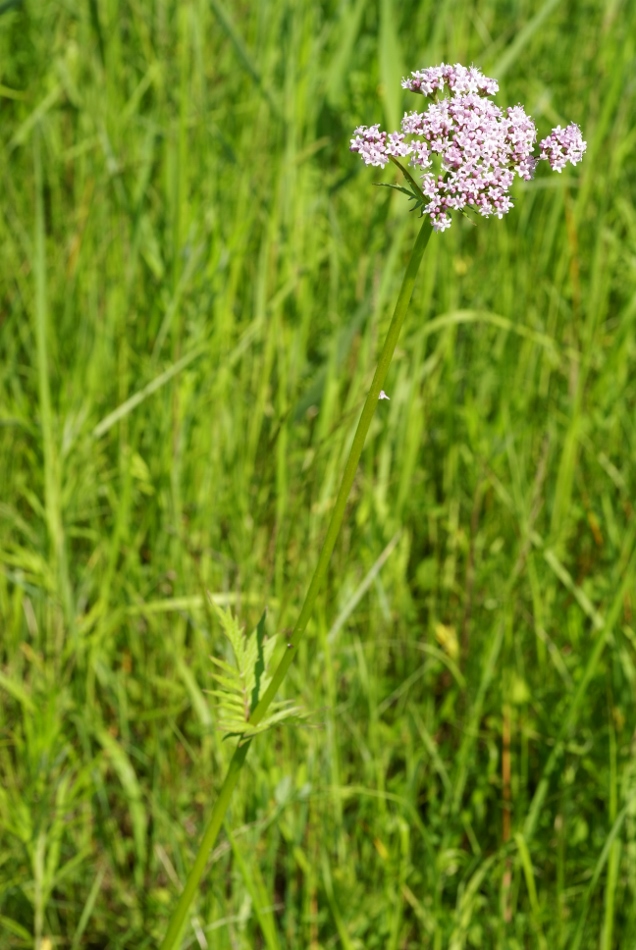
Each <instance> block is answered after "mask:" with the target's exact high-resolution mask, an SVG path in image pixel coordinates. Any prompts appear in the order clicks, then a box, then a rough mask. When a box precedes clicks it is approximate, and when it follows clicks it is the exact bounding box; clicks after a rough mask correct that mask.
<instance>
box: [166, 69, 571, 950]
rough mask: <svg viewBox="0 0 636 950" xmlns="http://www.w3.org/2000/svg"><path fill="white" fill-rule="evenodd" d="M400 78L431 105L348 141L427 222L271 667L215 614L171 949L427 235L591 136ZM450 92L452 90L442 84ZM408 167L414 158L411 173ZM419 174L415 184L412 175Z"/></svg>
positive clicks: (337, 513) (322, 556)
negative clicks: (197, 819)
mask: <svg viewBox="0 0 636 950" xmlns="http://www.w3.org/2000/svg"><path fill="white" fill-rule="evenodd" d="M402 86H403V87H404V88H405V89H408V90H410V91H411V92H413V93H416V94H417V95H420V96H423V97H424V98H425V99H428V100H429V104H428V106H427V108H426V110H425V111H423V112H417V111H413V112H407V113H406V114H405V115H404V118H403V120H402V126H401V130H400V131H396V132H385V131H382V130H381V129H380V126H379V125H371V126H366V125H361V126H359V127H358V128H357V129H355V130H354V134H353V138H352V140H351V151H353V152H357V153H358V154H359V155H360V157H361V158H362V160H363V161H364V162H365V164H367V165H372V166H377V167H381V168H383V167H385V166H386V165H387V164H388V163H389V162H392V163H393V164H394V165H396V166H397V167H398V168H399V169H400V171H401V172H402V174H403V176H404V180H405V182H406V184H405V185H403V184H400V185H390V186H389V187H396V188H398V190H400V191H402V192H405V193H406V194H407V195H408V197H409V198H410V199H411V200H412V201H413V202H414V207H416V208H418V209H419V211H420V214H421V216H422V217H423V218H424V221H423V223H422V226H421V228H420V231H419V233H418V235H417V238H416V239H415V244H414V246H413V250H412V251H411V256H410V258H409V261H408V263H407V266H406V272H405V275H404V279H403V281H402V286H401V289H400V293H399V296H398V299H397V303H396V305H395V310H394V313H393V318H392V320H391V324H390V326H389V330H388V333H387V336H386V340H385V342H384V346H383V348H382V352H381V353H380V357H379V360H378V364H377V367H376V370H375V374H374V377H373V381H372V383H371V386H370V388H369V392H368V394H367V397H366V400H365V403H364V406H363V409H362V412H361V415H360V419H359V421H358V425H357V428H356V431H355V434H354V437H353V442H352V444H351V449H350V451H349V456H348V458H347V462H346V465H345V468H344V472H343V476H342V482H341V485H340V489H339V491H338V495H337V497H336V501H335V504H334V507H333V510H332V514H331V519H330V521H329V525H328V527H327V532H326V535H325V540H324V542H323V545H322V548H321V550H320V553H319V555H318V561H317V564H316V569H315V571H314V574H313V576H312V579H311V582H310V585H309V589H308V591H307V594H306V596H305V600H304V602H303V605H302V608H301V610H300V613H299V616H298V620H297V621H296V625H295V627H294V629H293V632H292V634H291V636H290V637H289V639H288V643H287V648H286V649H285V651H284V653H283V655H282V658H281V660H280V662H279V663H278V666H277V667H276V669H275V671H274V672H273V674H272V675H271V677H270V676H269V674H268V673H267V663H268V657H269V653H270V650H271V649H272V648H271V647H270V646H269V645H267V646H266V645H265V641H264V634H263V627H262V626H261V625H259V628H258V629H257V632H256V635H255V639H254V640H253V641H252V643H251V645H250V643H249V642H248V643H247V644H246V643H244V642H243V640H242V633H241V632H240V630H239V629H238V626H237V624H236V621H235V620H234V619H233V618H232V617H231V616H230V615H227V614H224V613H221V614H220V619H221V624H222V626H223V629H224V631H225V633H226V635H227V636H228V638H229V639H230V641H231V643H232V646H233V649H234V654H235V657H236V660H237V664H238V666H237V668H236V669H235V668H233V667H230V666H229V665H228V664H226V663H224V662H222V661H221V662H220V661H218V660H217V661H216V662H215V665H216V667H217V671H216V682H217V689H216V690H215V696H216V698H217V699H218V700H219V702H220V711H221V716H220V719H221V720H222V722H221V723H220V725H221V727H223V724H224V725H225V727H226V729H227V731H228V732H230V733H233V734H237V735H238V737H239V738H238V742H237V744H236V748H235V750H234V753H233V756H232V759H231V761H230V765H229V768H228V772H227V775H226V776H225V779H224V781H223V784H222V785H221V788H220V790H219V794H218V798H217V800H216V802H215V804H214V807H213V809H212V814H211V817H210V820H209V823H208V825H207V827H206V830H205V833H204V836H203V840H202V842H201V845H200V848H199V851H198V853H197V856H196V858H195V861H194V864H193V866H192V868H191V870H190V873H189V875H188V879H187V881H186V885H185V887H184V889H183V892H182V894H181V897H180V899H179V902H178V904H177V907H176V909H175V912H174V914H173V917H172V920H171V921H170V925H169V927H168V930H167V932H166V936H165V938H164V941H163V944H162V950H173V948H174V947H175V946H176V945H177V943H178V941H179V937H180V934H181V932H182V928H183V926H184V923H185V920H186V917H187V913H188V909H189V907H190V905H191V903H192V901H193V899H194V897H195V894H196V890H197V887H198V885H199V881H200V879H201V876H202V874H203V872H204V870H205V865H206V861H207V858H208V855H209V853H210V851H211V850H212V848H213V846H214V843H215V841H216V838H217V835H218V833H219V831H220V829H221V826H222V824H223V821H224V818H225V814H226V812H227V808H228V806H229V803H230V799H231V797H232V792H233V790H234V788H235V787H236V784H237V782H238V779H239V777H240V774H241V770H242V768H243V765H244V763H245V759H246V756H247V752H248V749H249V747H250V745H251V743H252V741H253V740H254V736H255V735H256V734H257V733H258V732H260V731H261V730H262V729H263V728H268V727H269V726H271V725H274V724H275V723H277V722H278V721H280V720H282V719H284V718H285V717H286V716H288V715H289V714H290V713H291V712H292V710H291V709H290V708H289V707H287V706H285V705H282V706H279V707H276V705H273V704H275V703H276V695H277V693H278V690H279V688H280V686H281V684H282V682H283V680H284V678H285V675H286V673H287V670H288V669H289V667H290V665H291V663H292V661H293V657H294V654H295V652H296V648H297V646H298V644H299V642H300V639H301V637H302V636H303V633H304V631H305V629H306V627H307V623H308V621H309V618H310V617H311V614H312V611H313V607H314V604H315V601H316V598H317V596H318V593H319V591H320V588H321V586H322V583H323V581H324V578H325V575H326V573H327V568H328V565H329V560H330V558H331V554H332V552H333V549H334V546H335V543H336V540H337V538H338V534H339V532H340V527H341V525H342V521H343V518H344V514H345V508H346V504H347V500H348V498H349V493H350V491H351V486H352V485H353V480H354V478H355V474H356V470H357V467H358V462H359V460H360V456H361V454H362V449H363V447H364V442H365V439H366V436H367V433H368V431H369V426H370V424H371V420H372V419H373V415H374V413H375V410H376V407H377V405H378V402H379V401H380V400H382V399H386V398H388V397H387V396H386V394H385V393H384V391H383V388H382V387H383V385H384V382H385V379H386V375H387V373H388V370H389V366H390V363H391V359H392V357H393V353H394V350H395V347H396V344H397V341H398V338H399V335H400V330H401V328H402V324H403V323H404V319H405V317H406V313H407V310H408V306H409V303H410V300H411V295H412V292H413V286H414V284H415V278H416V275H417V272H418V269H419V266H420V263H421V260H422V257H423V254H424V251H425V249H426V246H427V244H428V241H429V239H430V237H431V234H432V233H433V232H434V231H437V232H440V231H445V230H446V229H447V228H449V227H450V226H451V223H452V217H451V216H452V213H453V212H455V213H460V214H462V215H471V214H476V215H480V216H482V217H490V216H493V215H495V216H497V217H498V218H501V217H502V216H503V215H504V214H507V213H508V212H509V211H510V209H511V208H512V207H513V202H512V198H511V196H510V189H511V187H512V185H513V182H514V180H515V178H517V177H519V178H522V179H525V180H529V179H531V178H533V176H534V174H535V171H536V168H537V166H538V164H539V162H541V161H543V160H546V161H547V162H548V163H549V165H550V166H551V168H552V169H553V170H555V171H557V172H561V171H562V170H563V169H564V167H565V165H566V164H567V163H568V162H569V163H570V164H572V165H576V164H577V163H578V162H580V161H581V159H582V157H583V154H584V152H585V148H586V144H585V142H584V141H583V138H582V136H581V132H580V130H579V128H578V126H577V125H575V124H573V123H572V124H570V125H568V126H567V127H566V128H565V129H563V128H561V126H557V127H556V128H555V129H553V130H552V132H551V133H550V134H549V135H548V136H547V137H546V138H544V139H543V140H542V141H541V142H540V143H539V149H538V152H537V151H536V142H537V130H536V126H535V124H534V122H533V121H532V119H531V118H530V117H529V116H528V115H527V114H526V112H525V109H524V108H523V106H521V105H514V106H510V107H508V108H506V109H501V108H499V106H497V105H496V104H495V103H494V102H493V101H492V98H491V97H492V96H493V95H495V94H496V93H497V91H498V89H499V86H498V84H497V81H496V80H495V79H490V78H489V77H487V76H484V75H483V73H482V72H481V71H480V70H479V69H477V68H476V67H474V66H471V67H469V68H467V67H465V66H461V65H459V64H456V65H446V64H445V63H442V64H441V65H440V66H434V67H429V68H427V69H423V70H420V71H417V72H413V73H411V76H410V77H409V78H408V79H405V80H403V82H402ZM446 92H448V93H449V95H445V93H446ZM406 160H408V162H406ZM409 169H413V173H412V172H411V171H410V170H409ZM418 176H419V178H420V182H421V184H420V183H418V181H417V180H416V178H417V177H418ZM259 630H260V633H259ZM272 642H273V641H272Z"/></svg>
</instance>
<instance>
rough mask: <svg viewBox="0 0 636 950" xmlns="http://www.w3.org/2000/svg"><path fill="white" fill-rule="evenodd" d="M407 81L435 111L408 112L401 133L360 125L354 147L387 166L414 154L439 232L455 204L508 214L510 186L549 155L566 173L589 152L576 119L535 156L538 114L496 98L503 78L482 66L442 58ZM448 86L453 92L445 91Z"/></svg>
mask: <svg viewBox="0 0 636 950" xmlns="http://www.w3.org/2000/svg"><path fill="white" fill-rule="evenodd" d="M402 85H403V87H404V88H405V89H410V90H411V91H412V92H417V93H420V94H421V95H424V96H427V97H430V98H432V99H433V101H432V102H431V103H430V105H429V106H428V108H427V110H426V111H425V112H407V113H406V114H405V115H404V118H403V119H402V126H401V131H400V132H391V133H387V132H384V131H382V130H381V129H380V126H379V125H373V126H371V127H367V126H364V125H361V126H359V127H358V128H357V129H356V130H355V131H354V137H353V138H352V139H351V151H352V152H358V153H359V154H360V157H361V158H362V160H363V161H364V162H365V164H367V165H375V166H378V167H381V168H382V167H384V166H385V165H386V164H387V163H388V162H389V161H391V160H393V161H396V162H397V160H398V159H400V158H406V157H408V158H409V164H410V165H412V166H414V167H416V168H418V169H420V170H421V171H422V173H423V174H422V187H421V191H420V192H419V194H418V191H417V190H414V191H413V197H414V198H416V199H417V201H418V204H419V205H420V206H421V208H422V214H428V215H429V216H430V218H431V223H432V225H433V227H434V228H435V230H436V231H444V230H445V229H446V228H448V227H450V225H451V218H450V212H451V211H463V210H464V209H465V208H467V207H470V208H473V209H474V210H476V211H477V212H478V213H479V214H481V215H482V216H483V217H489V216H491V215H497V217H499V218H501V217H502V216H503V215H504V214H506V213H507V212H508V211H509V210H510V209H511V208H512V207H513V204H512V200H511V198H510V195H509V192H510V188H511V187H512V183H513V181H514V179H515V177H516V176H518V177H520V178H524V179H526V180H529V179H531V178H532V177H533V176H534V171H535V168H536V165H537V162H538V161H541V160H542V159H546V160H547V161H549V163H550V165H551V167H552V168H553V169H554V170H556V171H559V172H560V171H562V169H563V168H564V167H565V165H566V163H567V162H570V163H571V164H572V165H576V164H577V163H578V162H580V161H581V159H582V157H583V153H584V152H585V148H586V143H585V142H584V141H583V138H582V136H581V132H580V129H579V127H578V126H577V125H574V124H571V125H568V126H567V128H565V129H562V128H561V127H560V126H557V128H556V129H553V130H552V132H551V133H550V135H549V136H548V137H547V138H545V139H544V140H543V141H542V142H541V144H540V152H539V155H538V157H537V156H535V155H534V145H535V142H536V138H537V130H536V127H535V124H534V122H533V121H532V119H531V118H530V117H529V116H528V115H527V114H526V112H525V110H524V108H523V106H521V105H517V106H511V107H509V108H508V109H506V110H502V109H500V108H499V107H498V106H497V105H495V103H494V102H492V100H491V99H489V98H488V97H489V96H492V95H494V93H496V92H497V90H498V88H499V87H498V84H497V82H496V80H494V79H489V78H488V77H487V76H484V75H483V73H481V71H480V70H479V69H477V68H476V67H474V66H471V67H470V68H467V67H466V66H461V65H460V64H459V63H458V64H456V65H454V66H450V65H446V64H444V63H442V64H441V66H432V67H430V68H428V69H423V70H419V71H417V72H413V73H411V76H410V78H409V79H404V80H403V81H402ZM445 88H448V90H449V91H450V93H451V95H450V96H449V97H447V98H439V97H438V94H439V93H440V92H442V91H443V90H444V89H445Z"/></svg>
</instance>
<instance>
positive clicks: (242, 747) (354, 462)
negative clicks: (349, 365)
mask: <svg viewBox="0 0 636 950" xmlns="http://www.w3.org/2000/svg"><path fill="white" fill-rule="evenodd" d="M431 234H432V228H431V225H430V223H429V219H428V218H425V220H424V222H423V224H422V227H421V229H420V232H419V234H418V236H417V239H416V241H415V245H414V247H413V250H412V252H411V257H410V258H409V262H408V265H407V267H406V273H405V274H404V280H403V281H402V287H401V288H400V294H399V296H398V299H397V303H396V305H395V310H394V312H393V319H392V320H391V325H390V327H389V331H388V333H387V335H386V340H385V341H384V346H383V348H382V352H381V354H380V359H379V360H378V365H377V367H376V371H375V375H374V377H373V382H372V383H371V388H370V389H369V393H368V395H367V398H366V400H365V403H364V407H363V409H362V414H361V416H360V420H359V422H358V427H357V429H356V432H355V435H354V437H353V442H352V444H351V449H350V450H349V457H348V458H347V464H346V465H345V470H344V474H343V476H342V483H341V485H340V490H339V492H338V497H337V498H336V503H335V505H334V508H333V511H332V513H331V520H330V522H329V527H328V528H327V534H326V536H325V540H324V543H323V546H322V550H321V552H320V556H319V558H318V563H317V565H316V570H315V571H314V575H313V577H312V579H311V583H310V585H309V590H308V591H307V596H306V597H305V602H304V604H303V606H302V609H301V611H300V615H299V617H298V620H297V621H296V626H295V627H294V630H293V633H292V635H291V637H290V638H289V640H288V649H287V650H286V651H285V653H284V654H283V657H282V659H281V661H280V663H279V664H278V666H277V668H276V670H275V672H274V675H273V676H272V679H271V682H270V684H269V686H268V687H267V689H266V690H265V692H264V693H263V695H262V697H261V700H260V702H259V703H258V705H257V706H256V707H255V708H254V709H253V710H252V713H251V715H250V724H251V725H254V726H256V725H258V724H259V723H260V722H262V720H263V718H264V717H265V714H266V712H267V710H268V708H269V705H270V703H271V702H272V700H273V699H274V697H275V695H276V693H277V692H278V689H279V687H280V685H281V683H282V682H283V680H284V678H285V675H286V673H287V670H288V669H289V667H290V666H291V663H292V660H293V658H294V655H295V653H296V647H297V646H298V644H299V642H300V639H301V637H302V635H303V633H304V632H305V629H306V627H307V623H308V622H309V618H310V617H311V614H312V611H313V608H314V604H315V602H316V598H317V596H318V593H319V591H320V588H321V586H322V583H323V581H324V579H325V576H326V574H327V569H328V567H329V561H330V559H331V555H332V553H333V549H334V546H335V544H336V540H337V538H338V534H339V533H340V528H341V527H342V521H343V518H344V514H345V509H346V507H347V501H348V498H349V493H350V491H351V486H352V485H353V480H354V478H355V475H356V471H357V469H358V462H359V461H360V456H361V454H362V449H363V448H364V443H365V439H366V437H367V433H368V431H369V426H370V425H371V420H372V419H373V414H374V413H375V410H376V407H377V405H378V399H379V398H380V392H381V390H382V387H383V385H384V381H385V379H386V375H387V373H388V370H389V366H390V365H391V360H392V358H393V353H394V352H395V347H396V345H397V341H398V338H399V336H400V331H401V329H402V324H403V323H404V319H405V317H406V312H407V310H408V307H409V303H410V302H411V296H412V294H413V286H414V284H415V278H416V276H417V272H418V270H419V267H420V263H421V261H422V257H423V255H424V251H425V249H426V245H427V244H428V242H429V238H430V236H431ZM251 743H252V739H251V738H248V739H243V740H241V741H239V743H238V745H237V747H236V749H235V750H234V755H233V756H232V759H231V760H230V765H229V768H228V771H227V775H226V776H225V780H224V782H223V785H222V786H221V790H220V792H219V795H218V798H217V800H216V802H215V803H214V808H213V809H212V815H211V816H210V821H209V824H208V826H207V828H206V830H205V834H204V835H203V840H202V842H201V846H200V848H199V851H198V854H197V856H196V859H195V861H194V864H193V866H192V869H191V871H190V874H189V875H188V879H187V881H186V885H185V887H184V889H183V892H182V894H181V897H180V898H179V902H178V904H177V907H176V909H175V912H174V914H173V916H172V920H171V921H170V925H169V927H168V930H167V932H166V936H165V938H164V941H163V943H162V944H161V950H173V948H174V947H175V946H176V944H177V941H178V939H179V937H180V934H181V932H182V928H183V925H184V923H185V919H186V915H187V913H188V908H189V907H190V904H191V903H192V901H193V899H194V895H195V893H196V890H197V888H198V886H199V881H200V880H201V876H202V875H203V871H204V870H205V865H206V862H207V859H208V856H209V854H210V851H211V850H212V848H213V847H214V843H215V841H216V838H217V835H218V833H219V830H220V828H221V825H222V824H223V819H224V818H225V813H226V812H227V809H228V806H229V804H230V799H231V797H232V792H233V791H234V788H235V787H236V783H237V782H238V779H239V775H240V772H241V769H242V767H243V764H244V762H245V759H246V756H247V752H248V749H249V747H250V745H251Z"/></svg>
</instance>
